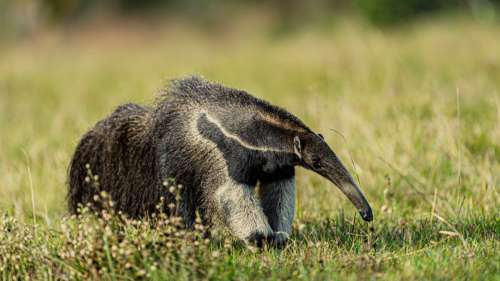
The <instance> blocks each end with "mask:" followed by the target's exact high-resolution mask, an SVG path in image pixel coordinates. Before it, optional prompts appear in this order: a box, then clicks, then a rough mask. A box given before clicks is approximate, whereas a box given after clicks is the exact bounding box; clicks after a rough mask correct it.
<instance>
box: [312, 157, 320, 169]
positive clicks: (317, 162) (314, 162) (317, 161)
mask: <svg viewBox="0 0 500 281" xmlns="http://www.w3.org/2000/svg"><path fill="white" fill-rule="evenodd" d="M312 165H313V167H314V168H321V160H320V159H319V158H318V157H314V158H313V159H312Z"/></svg>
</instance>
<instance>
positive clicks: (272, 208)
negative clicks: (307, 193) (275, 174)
mask: <svg viewBox="0 0 500 281" xmlns="http://www.w3.org/2000/svg"><path fill="white" fill-rule="evenodd" d="M259 194H260V198H261V202H262V208H263V210H264V213H265V214H266V216H267V219H268V221H269V224H270V225H271V228H272V229H273V231H275V241H274V242H275V244H277V245H281V244H284V243H285V242H286V241H287V240H288V238H289V237H290V235H291V233H292V222H293V217H294V214H295V177H291V178H288V179H281V180H276V181H270V182H262V183H261V186H260V190H259Z"/></svg>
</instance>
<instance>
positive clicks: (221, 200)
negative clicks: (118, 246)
mask: <svg viewBox="0 0 500 281" xmlns="http://www.w3.org/2000/svg"><path fill="white" fill-rule="evenodd" d="M295 166H302V167H305V168H307V169H310V170H313V171H315V172H317V173H319V174H320V175H322V176H324V177H326V178H327V179H329V180H330V181H332V182H333V183H334V184H335V185H337V186H338V187H339V188H340V189H341V190H342V191H343V192H344V194H346V195H347V196H348V198H349V199H350V200H351V201H352V202H353V204H354V205H355V206H356V207H357V208H358V210H359V211H360V213H361V215H362V217H363V218H364V219H365V220H371V219H372V212H371V208H370V206H369V205H368V203H367V201H366V199H365V198H364V196H363V194H362V193H361V191H360V190H359V188H358V187H357V185H356V184H355V182H354V181H353V180H352V177H351V176H350V175H349V172H348V171H347V170H346V169H345V167H344V166H343V165H342V163H341V162H340V160H339V159H338V158H337V157H336V155H335V153H334V152H333V151H332V150H331V149H330V148H329V147H328V145H327V144H326V142H325V141H324V140H323V138H322V136H321V135H319V134H316V133H314V132H313V131H311V130H310V129H309V128H308V127H307V126H306V125H305V124H304V123H303V122H302V121H300V120H299V119H298V118H297V117H295V116H294V115H292V114H290V113H289V112H287V111H285V110H284V109H281V108H279V107H276V106H273V105H271V104H269V103H267V102H265V101H263V100H261V99H258V98H255V97H253V96H251V95H250V94H248V93H246V92H244V91H241V90H237V89H232V88H228V87H224V86H222V85H220V84H217V83H212V82H208V81H206V80H204V79H201V78H199V77H189V78H185V79H179V80H174V81H172V82H171V84H170V86H169V87H168V88H167V89H166V90H165V93H164V94H162V95H161V96H160V97H159V99H158V101H157V103H156V104H155V106H153V107H143V106H140V105H136V104H127V105H123V106H120V107H119V108H118V109H117V110H116V111H115V112H113V113H112V114H111V115H110V116H109V117H107V118H105V119H104V120H102V121H100V122H98V123H97V124H96V126H95V127H94V128H92V129H91V130H90V131H89V132H87V133H86V134H85V135H84V136H83V138H82V140H81V141H80V143H79V144H78V146H77V148H76V151H75V154H74V156H73V159H72V161H71V164H70V169H69V194H68V201H69V207H70V210H71V211H72V212H73V213H76V212H77V210H78V206H80V205H87V204H91V205H92V206H93V207H94V208H97V209H98V208H100V207H99V206H98V205H97V204H96V202H94V201H92V198H93V195H94V194H96V192H98V190H97V189H99V190H104V191H107V192H108V193H109V194H110V196H111V198H112V199H113V201H114V203H115V204H114V206H115V208H116V209H117V210H119V211H122V212H123V213H125V214H128V215H129V216H131V217H143V216H147V215H149V214H151V213H154V212H155V211H156V209H155V206H156V205H157V204H158V203H159V200H160V198H161V197H163V198H165V199H166V202H167V204H168V203H169V202H172V201H173V198H172V197H173V196H172V195H171V194H170V193H169V192H168V191H167V190H166V188H165V187H164V186H163V184H162V183H163V182H164V181H165V180H166V179H170V178H173V179H175V181H176V183H177V184H180V185H182V186H183V189H182V194H181V204H180V206H178V210H177V211H178V213H180V214H181V216H182V218H183V220H184V222H185V224H186V226H187V227H191V226H192V225H193V223H194V220H195V213H196V211H199V213H200V214H201V215H202V219H203V222H204V223H206V224H210V223H212V222H214V221H217V220H220V221H222V222H223V223H224V224H225V225H226V226H227V227H229V229H230V230H231V231H232V233H233V234H234V235H236V236H237V237H239V238H241V239H243V240H245V241H248V242H253V243H256V244H257V245H262V244H263V243H265V242H270V243H272V244H277V245H280V244H283V243H284V242H285V241H286V240H287V239H288V238H289V236H290V234H291V231H292V221H293V216H294V212H295V178H294V176H295ZM89 167H90V169H91V170H92V174H93V175H98V176H99V186H98V188H96V187H95V185H92V182H89V181H88V170H89ZM257 185H259V186H260V187H259V192H258V193H257V192H255V187H256V186H257ZM164 211H166V212H167V213H168V208H166V207H165V210H164Z"/></svg>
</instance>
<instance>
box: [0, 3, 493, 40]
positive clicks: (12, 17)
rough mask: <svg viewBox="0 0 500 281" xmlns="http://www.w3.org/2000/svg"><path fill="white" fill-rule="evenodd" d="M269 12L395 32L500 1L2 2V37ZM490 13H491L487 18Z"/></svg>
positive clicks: (289, 20)
mask: <svg viewBox="0 0 500 281" xmlns="http://www.w3.org/2000/svg"><path fill="white" fill-rule="evenodd" d="M248 5H254V6H259V7H262V8H264V9H268V10H269V11H271V12H272V13H273V14H275V15H277V19H278V20H279V22H281V23H282V24H283V25H294V24H296V25H300V24H302V23H304V22H307V21H309V20H311V19H314V20H317V19H318V18H328V17H332V15H337V14H339V13H343V12H350V13H356V14H359V15H361V17H362V18H364V19H366V20H367V21H369V22H371V23H374V24H376V25H382V26H391V25H399V24H400V23H402V22H408V21H410V20H411V19H414V18H418V17H420V16H422V15H429V14H435V13H437V12H447V11H452V10H465V11H469V12H471V13H473V14H474V16H479V17H482V16H484V15H486V16H488V17H490V18H491V17H494V16H495V11H496V8H497V7H499V6H500V0H0V33H2V32H8V31H10V30H21V31H22V30H29V29H30V28H32V27H33V26H36V25H38V24H40V23H47V22H50V23H55V24H67V23H71V22H75V21H78V20H82V19H86V18H88V17H90V16H92V15H95V14H99V13H100V14H103V13H105V14H114V15H139V16H141V15H147V16H151V15H153V14H161V15H162V16H164V15H166V14H176V15H187V16H191V18H192V19H193V21H195V20H197V19H203V18H209V17H218V18H219V19H223V20H224V19H225V18H226V17H227V14H225V13H224V11H225V10H226V8H227V7H229V6H231V7H234V6H238V7H240V9H241V10H243V11H244V8H245V7H248ZM485 11H486V12H485Z"/></svg>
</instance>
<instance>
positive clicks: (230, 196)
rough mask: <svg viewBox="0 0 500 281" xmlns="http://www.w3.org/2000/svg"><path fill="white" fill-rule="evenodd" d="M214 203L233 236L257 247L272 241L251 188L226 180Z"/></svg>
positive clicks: (271, 232) (266, 222)
mask: <svg viewBox="0 0 500 281" xmlns="http://www.w3.org/2000/svg"><path fill="white" fill-rule="evenodd" d="M215 203H216V204H215V205H216V208H217V209H218V210H217V211H218V212H219V213H220V214H221V217H222V218H223V219H224V220H225V223H226V224H227V226H228V227H229V228H230V230H231V231H232V232H233V234H234V235H235V236H237V237H239V238H240V239H242V240H245V241H246V242H249V243H252V244H256V245H257V246H259V247H260V246H262V245H263V244H264V243H265V242H266V241H269V240H272V239H273V237H274V232H273V230H272V229H271V226H270V225H269V223H268V221H267V218H266V215H265V214H264V212H263V210H262V207H261V205H260V202H259V200H258V199H257V198H256V197H255V195H254V192H253V187H251V186H248V185H244V184H240V183H237V182H234V181H233V180H230V179H228V180H227V181H226V183H225V184H224V185H222V186H221V187H219V188H218V189H217V191H216V192H215Z"/></svg>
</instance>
